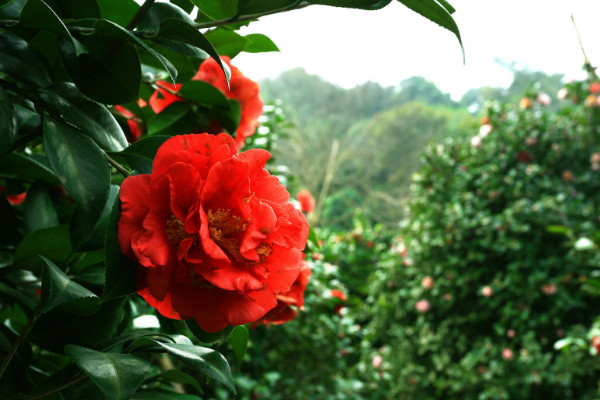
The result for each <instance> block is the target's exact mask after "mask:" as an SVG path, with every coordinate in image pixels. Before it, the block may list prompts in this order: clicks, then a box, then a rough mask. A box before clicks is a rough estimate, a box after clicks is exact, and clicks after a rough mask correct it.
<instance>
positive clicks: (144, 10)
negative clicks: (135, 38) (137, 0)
mask: <svg viewBox="0 0 600 400" xmlns="http://www.w3.org/2000/svg"><path fill="white" fill-rule="evenodd" d="M152 4H154V0H146V1H145V2H144V4H142V6H141V7H140V9H139V10H138V11H137V12H136V13H135V15H134V16H133V18H131V21H129V23H128V24H127V26H126V27H125V29H128V30H133V28H135V27H136V26H137V24H139V23H140V21H141V20H142V19H143V18H144V16H145V15H146V13H147V12H148V10H149V9H150V7H152Z"/></svg>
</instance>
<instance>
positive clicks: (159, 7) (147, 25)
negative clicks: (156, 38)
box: [138, 2, 194, 29]
mask: <svg viewBox="0 0 600 400" xmlns="http://www.w3.org/2000/svg"><path fill="white" fill-rule="evenodd" d="M167 18H176V19H180V20H183V21H185V22H187V23H188V24H193V23H194V20H193V19H191V18H190V16H189V15H188V13H186V12H185V11H184V10H182V9H181V8H180V7H178V6H177V5H176V4H172V3H164V2H156V3H153V4H152V6H150V8H149V9H148V11H147V12H146V15H144V18H143V19H142V20H141V21H140V23H139V24H138V29H157V28H159V27H160V24H161V22H162V21H164V20H165V19H167Z"/></svg>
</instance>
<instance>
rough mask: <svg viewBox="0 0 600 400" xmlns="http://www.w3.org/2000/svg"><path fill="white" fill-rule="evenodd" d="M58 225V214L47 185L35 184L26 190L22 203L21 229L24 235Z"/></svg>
mask: <svg viewBox="0 0 600 400" xmlns="http://www.w3.org/2000/svg"><path fill="white" fill-rule="evenodd" d="M58 225H59V223H58V214H57V213H56V207H54V203H53V202H52V197H50V191H49V190H48V185H46V184H44V183H42V182H35V183H34V184H33V185H31V186H30V187H29V189H28V190H27V197H26V198H25V202H24V203H23V228H24V230H25V233H30V232H33V231H35V230H36V229H43V228H52V227H54V226H58Z"/></svg>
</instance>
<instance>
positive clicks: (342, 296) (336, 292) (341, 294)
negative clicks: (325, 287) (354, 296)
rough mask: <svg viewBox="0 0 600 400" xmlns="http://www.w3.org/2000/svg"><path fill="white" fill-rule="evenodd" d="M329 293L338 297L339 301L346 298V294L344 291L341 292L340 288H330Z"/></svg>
mask: <svg viewBox="0 0 600 400" xmlns="http://www.w3.org/2000/svg"><path fill="white" fill-rule="evenodd" d="M329 295H330V296H331V297H337V298H338V299H340V300H341V301H346V300H348V296H346V293H344V292H342V291H341V290H338V289H331V290H330V291H329Z"/></svg>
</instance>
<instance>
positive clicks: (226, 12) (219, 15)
mask: <svg viewBox="0 0 600 400" xmlns="http://www.w3.org/2000/svg"><path fill="white" fill-rule="evenodd" d="M191 2H192V3H194V5H195V6H196V7H198V10H200V12H202V13H203V14H204V15H207V16H208V17H210V18H211V19H213V20H218V19H229V18H233V17H235V16H236V15H237V11H238V0H221V1H214V0H191Z"/></svg>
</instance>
